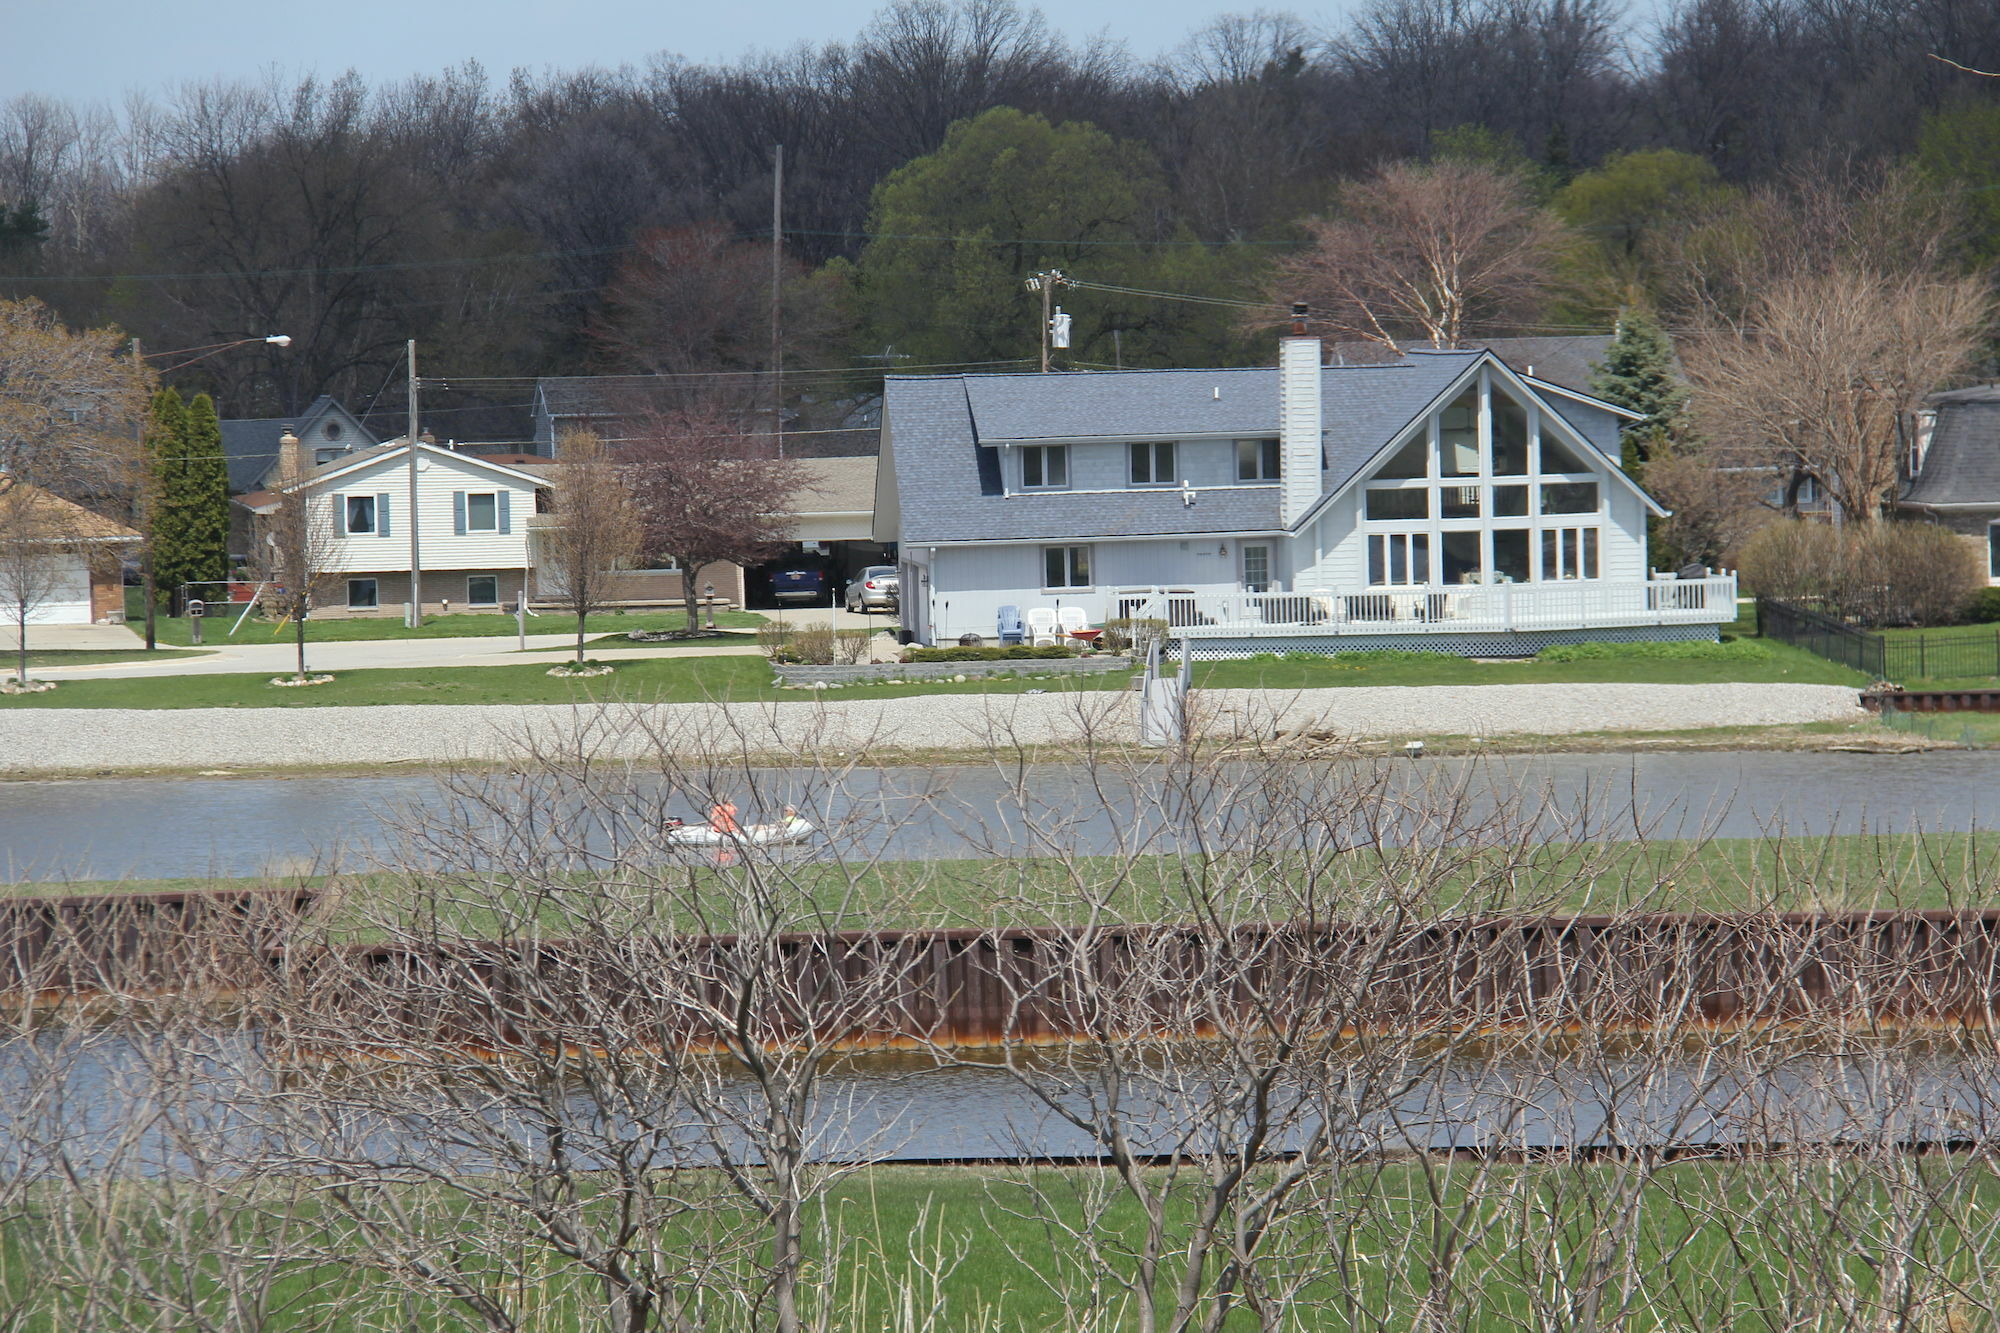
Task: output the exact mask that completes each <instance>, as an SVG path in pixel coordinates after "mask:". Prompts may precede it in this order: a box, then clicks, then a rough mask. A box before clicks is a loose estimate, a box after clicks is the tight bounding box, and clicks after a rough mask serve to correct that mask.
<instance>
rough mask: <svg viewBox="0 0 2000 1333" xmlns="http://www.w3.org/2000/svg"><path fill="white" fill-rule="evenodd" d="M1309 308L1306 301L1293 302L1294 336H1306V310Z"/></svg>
mask: <svg viewBox="0 0 2000 1333" xmlns="http://www.w3.org/2000/svg"><path fill="white" fill-rule="evenodd" d="M1308 309H1309V307H1308V306H1307V305H1306V303H1305V302H1304V301H1294V302H1292V336H1293V337H1294V338H1303V337H1305V336H1306V311H1307V310H1308Z"/></svg>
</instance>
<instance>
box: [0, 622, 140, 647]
mask: <svg viewBox="0 0 2000 1333" xmlns="http://www.w3.org/2000/svg"><path fill="white" fill-rule="evenodd" d="M20 646H21V636H20V634H19V632H18V631H17V630H16V629H15V627H14V625H13V623H12V622H9V623H7V624H4V625H0V651H3V652H10V653H11V652H14V651H16V650H18V649H19V648H20ZM145 646H146V641H145V640H144V639H143V638H141V637H139V635H137V634H135V633H133V632H132V629H131V628H130V627H129V626H126V625H30V626H28V651H29V652H34V651H36V650H37V649H47V650H49V651H54V650H56V649H59V648H60V649H83V650H87V651H91V652H106V653H108V652H123V651H125V650H126V649H130V648H144V647H145Z"/></svg>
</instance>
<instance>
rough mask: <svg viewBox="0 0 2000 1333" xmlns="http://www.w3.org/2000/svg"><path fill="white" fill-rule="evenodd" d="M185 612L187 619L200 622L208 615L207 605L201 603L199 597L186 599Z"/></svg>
mask: <svg viewBox="0 0 2000 1333" xmlns="http://www.w3.org/2000/svg"><path fill="white" fill-rule="evenodd" d="M187 612H188V618H189V619H191V620H200V619H201V618H202V617H203V616H205V615H207V614H208V603H206V602H204V601H202V600H201V599H200V598H199V597H190V598H188V605H187Z"/></svg>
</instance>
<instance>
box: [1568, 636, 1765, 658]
mask: <svg viewBox="0 0 2000 1333" xmlns="http://www.w3.org/2000/svg"><path fill="white" fill-rule="evenodd" d="M1769 656H1771V648H1770V646H1769V645H1768V644H1763V643H1759V642H1757V641H1756V640H1755V639H1724V640H1722V641H1721V642H1720V643H1715V642H1710V641H1708V640H1705V639H1691V640H1687V641H1683V642H1667V643H1559V644H1556V645H1554V646H1553V647H1549V648H1544V649H1542V651H1540V652H1539V653H1536V654H1535V660H1536V661H1538V662H1603V661H1618V660H1632V659H1638V660H1650V661H1655V662H1660V661H1669V662H1693V661H1700V662H1715V661H1721V662H1755V661H1760V660H1762V659H1764V658H1768V657H1769Z"/></svg>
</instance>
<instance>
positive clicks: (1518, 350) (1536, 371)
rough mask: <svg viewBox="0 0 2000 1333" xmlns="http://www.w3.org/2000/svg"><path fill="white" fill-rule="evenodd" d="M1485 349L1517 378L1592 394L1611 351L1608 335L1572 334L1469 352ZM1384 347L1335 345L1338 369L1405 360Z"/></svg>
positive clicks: (1485, 341) (1482, 342) (1497, 342)
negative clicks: (1596, 368)
mask: <svg viewBox="0 0 2000 1333" xmlns="http://www.w3.org/2000/svg"><path fill="white" fill-rule="evenodd" d="M1480 347H1484V348H1486V349H1487V350H1488V351H1490V352H1492V353H1493V355H1495V356H1497V357H1499V358H1500V359H1501V360H1502V361H1505V362H1506V363H1507V365H1508V367H1509V368H1510V369H1512V370H1513V371H1514V372H1515V373H1516V374H1521V375H1530V374H1532V375H1533V376H1534V377H1535V378H1536V379H1538V380H1547V381H1548V382H1549V383H1551V384H1560V385H1562V386H1563V388H1565V389H1574V390H1576V391H1577V392H1578V393H1590V392H1592V390H1591V387H1590V379H1591V374H1592V371H1591V366H1592V365H1593V364H1595V363H1596V362H1599V361H1602V360H1603V359H1604V354H1605V353H1606V352H1607V351H1609V350H1610V348H1611V335H1610V334H1608V333H1582V334H1568V335H1564V336H1561V337H1546V338H1477V339H1472V340H1471V341H1470V342H1469V343H1468V349H1473V348H1480ZM1401 359H1402V358H1400V357H1398V356H1397V355H1396V353H1394V352H1392V351H1390V350H1389V349H1388V348H1386V347H1384V346H1383V345H1382V344H1381V343H1368V342H1342V343H1335V344H1334V345H1333V360H1334V363H1335V364H1336V365H1348V366H1379V365H1387V364H1389V363H1391V362H1395V361H1398V360H1401Z"/></svg>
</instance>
